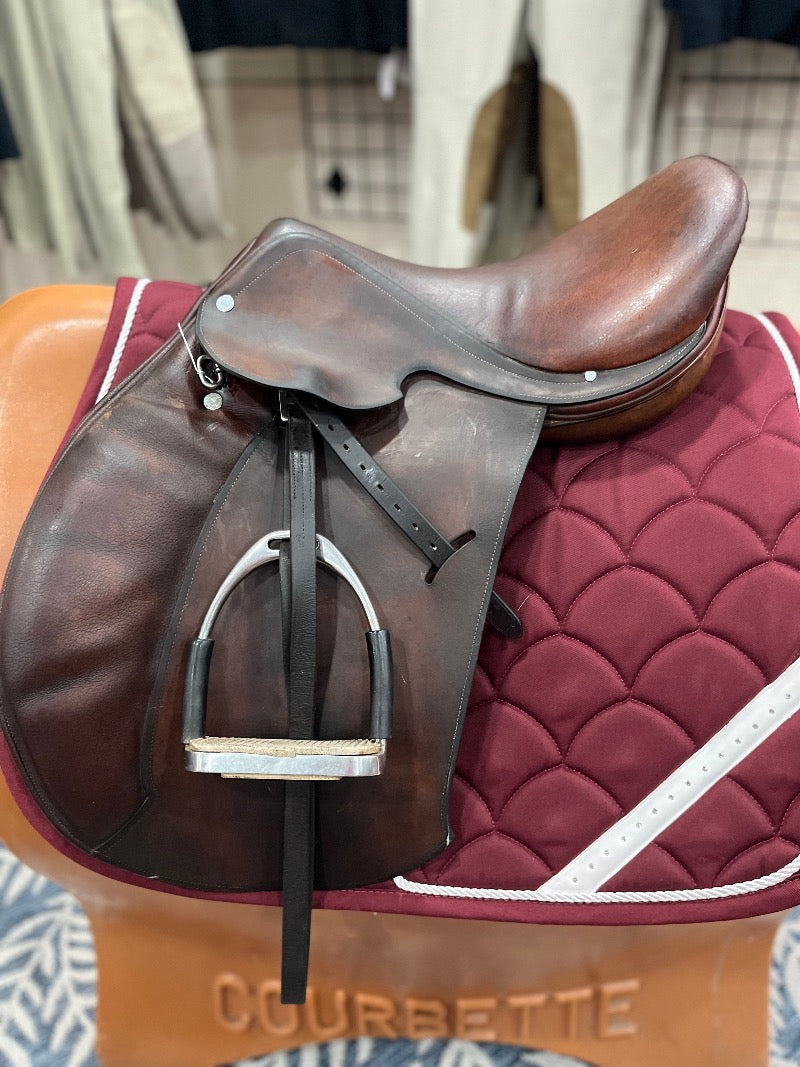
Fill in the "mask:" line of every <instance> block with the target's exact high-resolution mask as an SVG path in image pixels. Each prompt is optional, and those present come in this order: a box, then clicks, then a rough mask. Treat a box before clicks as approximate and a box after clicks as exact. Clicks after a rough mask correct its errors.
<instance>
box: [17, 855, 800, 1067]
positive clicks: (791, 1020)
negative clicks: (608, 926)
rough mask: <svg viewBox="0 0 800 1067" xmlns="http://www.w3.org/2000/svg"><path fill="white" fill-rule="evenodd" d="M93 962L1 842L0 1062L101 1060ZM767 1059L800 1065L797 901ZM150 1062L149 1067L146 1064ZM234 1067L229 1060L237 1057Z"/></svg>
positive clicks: (88, 1065) (55, 901) (431, 1063)
mask: <svg viewBox="0 0 800 1067" xmlns="http://www.w3.org/2000/svg"><path fill="white" fill-rule="evenodd" d="M96 980H97V968H96V965H95V955H94V946H93V944H92V935H91V931H90V929H89V922H88V920H87V918H86V916H85V915H84V913H83V911H82V910H81V908H80V905H79V904H78V902H77V901H76V900H75V898H74V897H72V896H70V894H69V893H65V892H64V890H62V889H60V888H59V887H58V886H55V885H53V883H52V882H48V881H47V880H46V879H45V878H43V877H42V876H41V875H40V874H36V873H35V872H34V871H32V870H30V869H29V868H28V867H25V866H23V865H22V864H21V863H20V862H19V861H18V860H17V859H16V857H15V856H13V855H12V854H11V853H10V852H8V850H7V849H5V848H3V846H2V845H0V1067H100V1064H99V1061H98V1060H97V1057H96V1056H95V1053H94V1036H95V1028H94V1017H95V1003H96V989H95V987H96ZM770 1025H771V1047H770V1067H798V1064H800V908H798V909H797V910H796V911H795V912H792V913H791V914H790V916H789V917H788V919H787V920H786V921H785V922H784V923H783V925H782V927H781V929H780V931H779V934H778V937H777V939H776V941H775V949H774V951H773V961H772V979H771V987H770ZM367 1063H369V1065H370V1067H511V1065H512V1064H525V1065H527V1067H578V1064H579V1061H577V1060H573V1059H569V1058H565V1057H564V1056H558V1055H556V1054H554V1053H549V1052H530V1051H527V1050H524V1049H517V1048H512V1047H510V1046H507V1045H474V1044H471V1043H469V1042H463V1041H431V1040H429V1041H406V1040H398V1041H386V1040H381V1039H371V1038H360V1039H358V1040H354V1041H332V1042H330V1043H329V1044H328V1045H319V1046H313V1047H307V1048H304V1049H303V1050H301V1051H298V1052H288V1053H275V1054H273V1055H271V1056H265V1057H262V1058H260V1059H257V1060H246V1061H241V1063H239V1064H238V1065H236V1067H362V1065H364V1064H367ZM143 1067H151V1065H143ZM232 1067H233V1065H232Z"/></svg>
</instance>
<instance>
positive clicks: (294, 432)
mask: <svg viewBox="0 0 800 1067" xmlns="http://www.w3.org/2000/svg"><path fill="white" fill-rule="evenodd" d="M286 464H287V484H286V501H287V506H286V512H287V514H286V518H287V520H288V528H289V532H290V535H291V536H290V539H289V546H288V562H289V567H288V568H286V567H285V565H284V566H283V567H282V568H281V572H282V577H283V583H282V584H285V582H286V579H287V578H288V584H289V596H288V610H285V611H284V616H286V615H288V626H285V628H284V640H285V642H287V643H288V653H287V657H286V658H287V665H288V670H287V679H286V683H287V684H286V687H287V697H288V709H289V737H291V738H294V739H301V740H305V739H308V738H312V737H313V736H314V691H315V686H316V674H317V549H316V515H315V497H316V493H315V477H316V474H315V463H314V440H313V433H312V430H311V426H310V424H309V422H308V420H307V419H306V418H304V417H303V416H302V414H298V413H297V412H296V411H295V410H291V411H290V413H289V421H288V424H287V445H286ZM281 562H282V563H284V564H285V562H286V561H285V559H283V558H282V559H281ZM287 570H288V575H287ZM286 602H287V598H286V597H285V589H284V603H285V604H286ZM287 631H288V633H287ZM314 824H315V788H314V782H307V781H287V782H286V783H285V803H284V834H283V934H282V938H283V940H282V949H281V1000H282V1002H283V1003H284V1004H303V1003H305V999H306V982H307V975H308V949H309V938H310V934H311V897H312V891H313V888H314V844H315V842H314V828H315V827H314Z"/></svg>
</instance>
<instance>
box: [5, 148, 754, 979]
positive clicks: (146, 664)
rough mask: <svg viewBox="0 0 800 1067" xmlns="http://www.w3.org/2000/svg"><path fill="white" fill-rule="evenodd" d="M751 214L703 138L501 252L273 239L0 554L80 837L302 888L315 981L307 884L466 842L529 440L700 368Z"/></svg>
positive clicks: (653, 393)
mask: <svg viewBox="0 0 800 1067" xmlns="http://www.w3.org/2000/svg"><path fill="white" fill-rule="evenodd" d="M746 209H747V208H746V194H745V191H744V187H743V185H742V183H741V181H740V180H739V179H738V178H737V177H736V175H734V174H733V172H731V171H730V170H729V169H728V168H726V167H725V166H724V165H723V164H721V163H718V162H716V161H713V160H708V159H703V158H696V159H690V160H683V161H681V162H679V163H676V164H674V165H673V166H672V167H670V168H668V169H667V170H665V171H663V172H662V173H661V174H659V175H657V176H656V177H654V178H652V179H650V181H648V182H646V183H644V184H643V185H642V186H640V187H639V188H638V189H635V190H633V191H632V192H631V193H629V194H627V196H625V197H623V198H622V199H621V200H619V201H617V202H616V203H615V204H612V205H611V206H610V207H608V208H606V209H604V210H603V211H601V212H599V213H598V214H597V215H595V216H593V217H592V218H591V219H588V220H586V221H585V222H584V223H581V224H580V225H579V226H578V227H576V228H575V229H574V230H573V231H570V232H568V233H566V234H564V235H562V236H561V237H559V238H557V239H556V240H555V241H553V242H552V243H551V244H550V245H549V246H547V247H546V248H545V249H544V250H542V251H541V252H537V253H533V254H531V255H529V256H526V257H523V258H522V259H520V260H518V261H516V262H515V263H511V264H503V265H500V266H496V267H482V268H477V269H475V270H469V271H441V270H433V269H425V268H418V267H413V266H411V265H409V264H403V263H399V262H397V261H394V260H389V259H387V258H385V257H382V256H378V255H377V254H375V253H371V252H368V251H366V250H364V249H359V248H357V247H356V246H354V245H351V244H348V243H347V242H344V241H340V240H338V239H336V238H333V237H331V236H329V235H327V234H324V233H322V232H320V231H318V230H315V229H313V228H311V227H308V226H304V225H302V224H299V223H295V222H289V221H282V222H278V223H275V224H273V225H272V226H270V227H268V228H267V229H266V230H265V231H264V233H263V234H262V235H261V236H260V237H259V238H258V239H257V240H256V241H254V242H253V243H252V244H251V245H250V246H249V247H248V248H247V249H245V251H244V252H243V253H242V254H241V255H240V256H239V257H238V258H237V259H236V260H235V261H234V262H233V263H232V264H231V265H230V266H229V267H228V269H227V270H226V271H225V272H224V273H223V275H222V276H221V278H220V279H219V280H218V281H217V282H215V283H214V285H212V286H211V287H210V288H209V289H208V290H207V291H206V293H205V294H204V295H203V297H202V298H201V300H200V302H199V303H198V305H197V306H196V307H195V309H194V310H193V311H192V312H191V313H190V314H189V315H188V316H187V318H186V320H185V321H184V322H183V323H182V324H181V326H180V330H179V332H178V333H176V335H175V337H173V338H172V339H171V340H170V341H169V342H168V343H167V344H166V345H165V346H164V347H163V348H162V349H160V350H159V352H157V353H156V354H155V355H154V356H153V357H152V359H151V360H149V361H148V362H147V363H146V364H145V365H144V366H142V367H141V368H140V370H138V371H137V372H135V373H134V374H133V375H131V377H130V378H128V379H127V380H126V381H125V382H123V383H122V384H121V385H120V386H119V387H118V388H117V389H115V390H114V391H113V392H112V393H111V394H110V396H109V397H108V398H107V399H106V400H104V401H103V402H102V403H101V404H99V405H98V406H97V408H96V409H95V410H94V411H93V412H92V413H91V414H90V415H89V416H88V417H87V418H86V419H85V420H84V421H83V423H82V424H81V425H80V427H79V428H78V430H77V431H76V432H75V434H74V435H73V437H72V439H71V440H70V442H69V443H68V445H67V446H66V448H65V449H64V451H63V453H62V455H61V456H60V458H59V459H58V461H57V462H56V464H55V465H54V467H53V469H52V471H51V473H50V475H49V477H48V479H47V481H46V483H45V485H44V487H43V489H42V491H41V492H40V495H39V497H38V498H37V501H36V503H35V505H34V507H33V509H32V512H31V515H30V517H29V519H28V521H27V523H26V526H25V528H24V529H23V531H22V534H21V536H20V539H19V542H18V545H17V548H16V550H15V554H14V558H13V560H12V562H11V565H10V567H9V571H8V575H7V579H6V585H5V589H4V594H3V603H2V614H0V671H1V672H2V706H3V719H4V726H5V730H6V733H7V737H8V740H9V744H10V746H11V748H12V750H13V751H14V753H15V756H16V759H17V760H18V763H19V766H20V769H21V771H22V774H23V776H24V778H25V780H26V782H27V784H28V787H29V789H30V791H31V793H32V795H33V796H34V797H35V799H36V801H37V803H38V804H39V806H40V807H41V808H42V810H43V811H44V812H45V814H46V815H47V816H48V818H49V819H50V820H51V821H52V823H53V824H54V825H55V826H56V827H57V828H58V829H59V830H60V832H61V833H62V834H63V835H64V836H65V837H67V838H68V839H69V840H70V841H71V842H72V843H73V844H74V845H76V846H78V848H79V849H81V850H82V851H83V852H85V853H86V854H88V855H90V856H92V857H94V858H99V859H102V860H104V861H106V862H107V863H108V864H111V865H112V866H113V867H115V868H118V869H120V870H122V871H128V872H134V873H136V874H139V875H142V876H144V877H147V878H153V879H157V880H159V881H160V882H161V883H167V884H169V885H172V886H178V887H184V888H187V889H196V890H204V891H211V892H231V891H249V890H264V889H279V888H281V887H283V889H284V904H285V908H286V909H287V915H288V916H289V918H288V920H287V925H286V945H287V954H294V955H295V957H296V963H297V967H296V968H295V973H293V974H292V973H290V972H291V970H292V969H291V967H289V969H288V970H287V973H286V974H285V976H284V978H285V981H284V987H285V989H284V991H285V993H286V995H287V996H288V997H289V998H290V999H292V998H294V999H299V998H301V997H302V985H303V974H304V966H305V958H304V954H305V952H306V951H307V908H308V898H309V894H310V890H311V887H312V884H313V885H314V886H316V887H318V888H345V887H351V886H358V885H367V884H372V883H376V882H380V881H382V880H384V879H387V878H390V877H393V876H395V875H397V874H401V873H403V872H406V871H409V870H411V869H414V868H417V867H419V866H421V865H422V864H423V863H425V862H426V861H427V860H429V859H431V858H432V857H433V856H435V855H436V854H437V853H438V852H440V851H441V849H442V848H443V847H444V846H445V845H446V843H447V839H448V824H447V801H448V793H449V786H450V780H451V777H452V773H453V765H454V759H455V754H456V751H457V747H458V740H459V734H460V729H461V724H462V720H463V715H464V709H465V706H466V701H467V697H468V695H469V692H470V685H471V681H472V673H473V671H474V666H475V661H476V657H477V651H478V644H479V641H480V636H481V632H482V629H483V625H484V620H485V619H486V617H487V613H489V612H490V610H491V618H492V619H493V620H494V621H495V623H496V624H497V625H498V626H499V627H501V628H503V627H507V628H510V629H513V627H514V625H515V622H516V620H515V619H514V617H513V613H511V612H510V611H509V609H508V608H506V607H505V605H503V604H502V602H501V601H500V602H498V601H497V600H495V602H494V604H492V603H491V602H492V595H491V589H492V583H493V579H494V574H495V571H496V568H497V562H498V558H499V551H500V545H501V543H502V538H503V534H504V531H505V528H506V523H507V521H508V517H509V514H510V510H511V506H512V504H513V501H514V497H515V495H516V491H517V488H518V485H519V482H520V479H521V477H522V474H523V472H524V470H525V467H526V464H527V461H528V459H529V457H530V455H531V452H532V450H533V448H534V446H535V444H536V441H537V439H538V436H539V434H540V432H541V431H542V429H543V428H544V429H545V431H546V432H548V433H550V434H552V435H556V436H560V437H562V438H567V439H569V438H572V437H581V436H584V435H587V434H591V435H595V436H596V435H608V434H613V433H620V432H625V431H627V430H630V429H633V428H634V427H638V426H640V425H643V424H644V423H645V422H646V421H649V420H652V419H654V418H655V417H657V416H658V415H660V414H662V413H663V412H665V411H666V410H668V409H669V408H670V407H671V406H673V405H674V404H675V403H677V402H678V401H679V400H680V399H681V397H682V396H684V395H685V394H686V393H687V392H688V391H689V390H690V389H691V388H692V387H693V386H694V385H695V384H696V383H697V381H699V379H700V377H701V376H702V374H703V373H704V371H705V370H706V369H707V367H708V364H709V362H710V360H711V358H712V357H713V353H714V348H715V344H716V341H717V339H718V335H719V331H720V327H721V321H722V315H723V308H724V291H725V279H726V276H727V272H728V269H729V267H730V264H731V261H732V259H733V256H734V254H735V251H736V248H737V246H738V242H739V238H740V235H741V232H742V229H743V226H744V221H745V216H746ZM322 442H324V445H323V444H322ZM365 490H366V492H365ZM318 563H320V564H322V566H319V567H318V566H317V564H318ZM365 633H366V641H365V637H364V634H365ZM212 649H213V667H212V666H211V659H212V657H211V651H212ZM392 704H393V708H392V707H391V705H392ZM390 735H391V737H390ZM187 767H188V768H189V769H190V770H193V771H195V772H196V773H187V769H186V768H187ZM204 772H210V773H204ZM287 779H288V781H287Z"/></svg>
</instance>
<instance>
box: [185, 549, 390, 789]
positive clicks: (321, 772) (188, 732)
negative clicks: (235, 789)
mask: <svg viewBox="0 0 800 1067" xmlns="http://www.w3.org/2000/svg"><path fill="white" fill-rule="evenodd" d="M289 538H290V534H289V531H288V530H274V531H273V532H272V533H268V534H266V535H265V536H264V537H261V538H259V540H258V541H256V542H255V543H254V544H253V545H251V546H250V548H248V549H247V551H246V552H244V553H243V554H242V556H241V557H240V558H239V559H238V560H237V562H236V563H235V564H234V566H233V567H232V568H231V570H230V571H229V572H228V574H227V575H226V577H225V578H224V579H223V581H222V583H221V584H220V587H219V589H218V590H217V592H216V594H215V595H214V598H213V600H212V601H211V604H210V605H209V608H208V611H207V612H206V614H205V618H204V619H203V623H202V625H201V627H200V631H199V633H198V635H197V637H196V638H195V639H194V640H193V641H192V642H191V644H190V646H189V658H188V663H187V668H186V679H185V687H184V704H183V742H184V747H185V751H186V767H187V769H188V770H190V771H202V772H205V773H210V774H221V775H225V776H230V777H242V778H283V779H291V778H307V779H308V778H310V779H335V778H349V777H363V776H370V775H375V774H380V773H381V771H382V770H383V767H384V765H385V759H386V746H385V742H386V740H387V739H388V738H389V737H391V720H392V685H393V682H392V653H391V644H390V641H389V632H388V630H384V629H382V627H381V625H380V622H379V620H378V616H377V613H376V611H375V608H374V607H373V604H372V601H371V600H370V598H369V596H368V594H367V591H366V589H365V588H364V585H363V583H362V582H361V579H360V578H359V577H358V575H357V574H356V572H355V570H354V569H353V567H352V566H351V565H350V563H349V562H348V561H347V559H346V558H345V557H344V556H343V555H342V553H341V552H340V551H339V550H338V549H337V548H336V546H335V545H334V544H332V542H331V541H329V540H328V539H327V538H326V537H323V536H322V535H321V534H317V537H316V545H317V560H318V561H319V562H320V563H322V564H324V565H325V566H327V567H328V568H329V569H330V570H332V571H333V572H334V573H335V574H337V575H338V576H339V577H340V578H343V579H344V581H346V582H347V584H348V585H349V586H350V588H351V589H352V590H353V592H354V593H355V595H356V597H357V598H358V601H359V603H360V605H361V607H362V610H363V612H364V615H365V617H366V620H367V625H368V626H369V629H368V630H367V632H366V634H365V637H366V643H367V652H368V656H369V670H370V737H369V738H365V739H353V740H352V741H324V740H323V741H319V740H316V741H313V742H308V741H293V740H291V739H285V738H247V737H243V738H229V737H220V738H214V737H206V736H205V720H206V706H207V701H208V681H209V674H210V669H211V655H212V652H213V649H214V640H213V638H212V637H211V633H212V630H213V627H214V623H215V622H216V619H217V616H218V615H219V613H220V610H221V609H222V606H223V605H224V603H225V601H226V600H227V599H228V597H229V596H230V594H231V593H232V591H233V590H234V589H235V588H236V586H237V585H238V584H239V582H241V581H242V580H243V579H244V578H245V577H246V576H247V575H248V574H250V573H252V572H253V571H254V570H256V569H257V568H259V567H262V566H264V565H265V564H267V563H272V562H275V561H277V559H278V557H279V554H280V548H279V547H278V546H279V545H280V544H281V543H282V542H284V541H288V540H289Z"/></svg>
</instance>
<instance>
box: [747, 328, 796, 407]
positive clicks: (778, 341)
mask: <svg viewBox="0 0 800 1067" xmlns="http://www.w3.org/2000/svg"><path fill="white" fill-rule="evenodd" d="M753 318H755V319H758V321H759V322H760V323H761V325H762V326H763V327H764V329H765V330H766V331H767V333H768V334H769V335H770V337H771V338H772V340H773V341H774V342H775V347H776V348H777V349H778V351H779V352H780V354H781V355H782V356H783V361H784V363H785V364H786V367H787V370H788V371H789V377H790V378H791V379H792V385H793V386H794V393H795V396H796V397H797V407H798V410H800V371H798V369H797V363H796V362H795V358H794V356H793V355H792V352H791V349H790V348H789V346H788V345H787V344H786V341H785V339H784V338H783V336H782V335H781V332H780V330H779V329H778V327H777V326H776V325H775V323H774V322H773V321H772V320H771V319H768V318H767V316H766V315H760V314H759V315H754V316H753Z"/></svg>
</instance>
